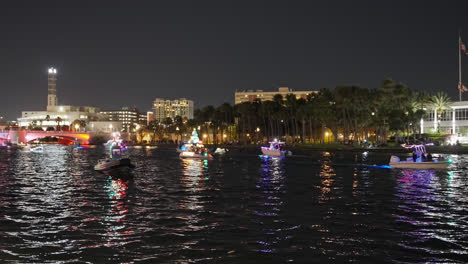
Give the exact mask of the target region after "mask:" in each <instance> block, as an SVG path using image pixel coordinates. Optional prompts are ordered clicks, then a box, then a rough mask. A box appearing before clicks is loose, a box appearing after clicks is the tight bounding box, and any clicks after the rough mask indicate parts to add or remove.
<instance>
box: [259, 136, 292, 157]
mask: <svg viewBox="0 0 468 264" xmlns="http://www.w3.org/2000/svg"><path fill="white" fill-rule="evenodd" d="M284 145H285V143H284V142H281V141H278V140H277V139H275V140H273V141H271V142H270V146H269V147H262V154H263V155H264V156H269V157H284V156H286V155H288V156H290V155H292V153H291V151H286V150H284Z"/></svg>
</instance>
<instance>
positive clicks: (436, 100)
mask: <svg viewBox="0 0 468 264" xmlns="http://www.w3.org/2000/svg"><path fill="white" fill-rule="evenodd" d="M451 103H452V101H451V100H450V98H449V97H448V95H447V94H446V93H443V92H438V93H436V94H435V95H433V96H432V97H431V106H432V108H433V109H434V111H435V112H434V114H437V115H436V116H434V118H437V133H439V132H440V118H441V116H442V111H443V110H446V109H448V108H449V106H450V104H451Z"/></svg>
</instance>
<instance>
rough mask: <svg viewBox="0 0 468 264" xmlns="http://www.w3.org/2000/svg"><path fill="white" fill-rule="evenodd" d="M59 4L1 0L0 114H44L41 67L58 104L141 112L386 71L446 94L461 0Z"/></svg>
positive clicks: (466, 22) (371, 80)
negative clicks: (52, 76)
mask: <svg viewBox="0 0 468 264" xmlns="http://www.w3.org/2000/svg"><path fill="white" fill-rule="evenodd" d="M71 2H72V1H63V0H62V1H29V2H28V1H8V2H7V1H2V4H1V7H0V35H1V41H0V67H1V68H0V69H1V71H0V72H1V73H0V91H1V98H2V100H1V102H0V114H1V115H3V116H5V118H6V119H10V120H11V119H16V118H17V117H19V116H20V114H21V113H20V111H24V110H45V107H46V101H47V68H48V67H49V66H55V67H57V69H58V81H57V90H58V94H59V104H71V105H91V106H98V107H101V108H103V109H118V108H120V107H122V106H130V107H133V106H136V107H137V108H139V109H140V110H141V111H147V110H150V109H151V102H152V101H153V100H154V98H155V97H163V98H171V99H173V98H179V97H185V98H189V99H192V100H194V101H195V105H196V107H202V106H205V105H208V104H213V105H219V104H221V103H223V102H230V103H234V92H235V91H236V89H237V90H246V89H263V90H273V89H276V88H277V87H278V86H289V87H291V88H292V89H294V90H307V89H311V90H318V89H320V88H323V87H328V88H333V87H335V86H337V85H341V84H355V85H360V86H363V87H369V88H372V87H377V86H379V85H380V82H381V80H382V79H384V78H387V77H389V78H392V79H394V80H397V81H401V82H403V83H405V84H407V85H408V86H409V87H410V88H411V89H415V90H425V91H428V92H434V91H439V90H440V91H445V92H447V93H448V94H449V95H450V96H451V97H452V98H453V99H457V100H458V92H457V88H456V87H457V82H458V68H457V67H458V45H457V41H458V39H457V38H458V36H457V34H458V33H457V31H458V29H462V30H464V31H465V32H466V34H464V35H463V32H462V36H463V39H464V42H465V43H468V1H349V0H343V1H323V2H324V3H318V2H319V1H253V0H251V1H224V0H223V1H219V0H218V1H172V0H171V1H109V2H105V1H89V2H86V1H73V2H74V3H71ZM316 2H317V3H316ZM320 2H321V1H320ZM409 2H411V3H409ZM464 59H465V60H464V62H465V66H464V67H465V69H464V75H465V79H466V80H467V81H466V82H465V85H466V86H468V56H465V58H464ZM465 97H466V99H467V100H468V94H467V95H465Z"/></svg>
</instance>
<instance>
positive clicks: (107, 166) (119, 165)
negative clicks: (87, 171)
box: [94, 135, 135, 172]
mask: <svg viewBox="0 0 468 264" xmlns="http://www.w3.org/2000/svg"><path fill="white" fill-rule="evenodd" d="M105 145H106V146H110V147H109V149H110V157H108V158H105V159H100V160H98V162H97V164H96V165H95V166H94V170H95V171H99V172H110V171H112V170H117V169H119V170H120V169H126V170H130V169H134V168H135V165H133V164H132V163H131V161H130V159H129V158H123V157H122V151H123V150H126V149H127V147H126V146H125V144H124V143H123V142H122V140H121V139H120V138H119V136H117V135H114V139H113V140H110V141H108V142H107V143H106V144H105Z"/></svg>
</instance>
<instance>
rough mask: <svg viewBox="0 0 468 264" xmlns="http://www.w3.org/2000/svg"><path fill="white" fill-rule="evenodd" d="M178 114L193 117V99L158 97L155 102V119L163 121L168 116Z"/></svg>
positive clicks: (173, 116)
mask: <svg viewBox="0 0 468 264" xmlns="http://www.w3.org/2000/svg"><path fill="white" fill-rule="evenodd" d="M176 116H181V117H182V118H187V119H193V101H192V100H187V99H185V98H180V99H176V100H165V99H162V98H156V99H155V100H154V102H153V120H156V121H159V122H162V121H164V119H166V118H168V117H169V118H172V119H174V118H175V117H176Z"/></svg>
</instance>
